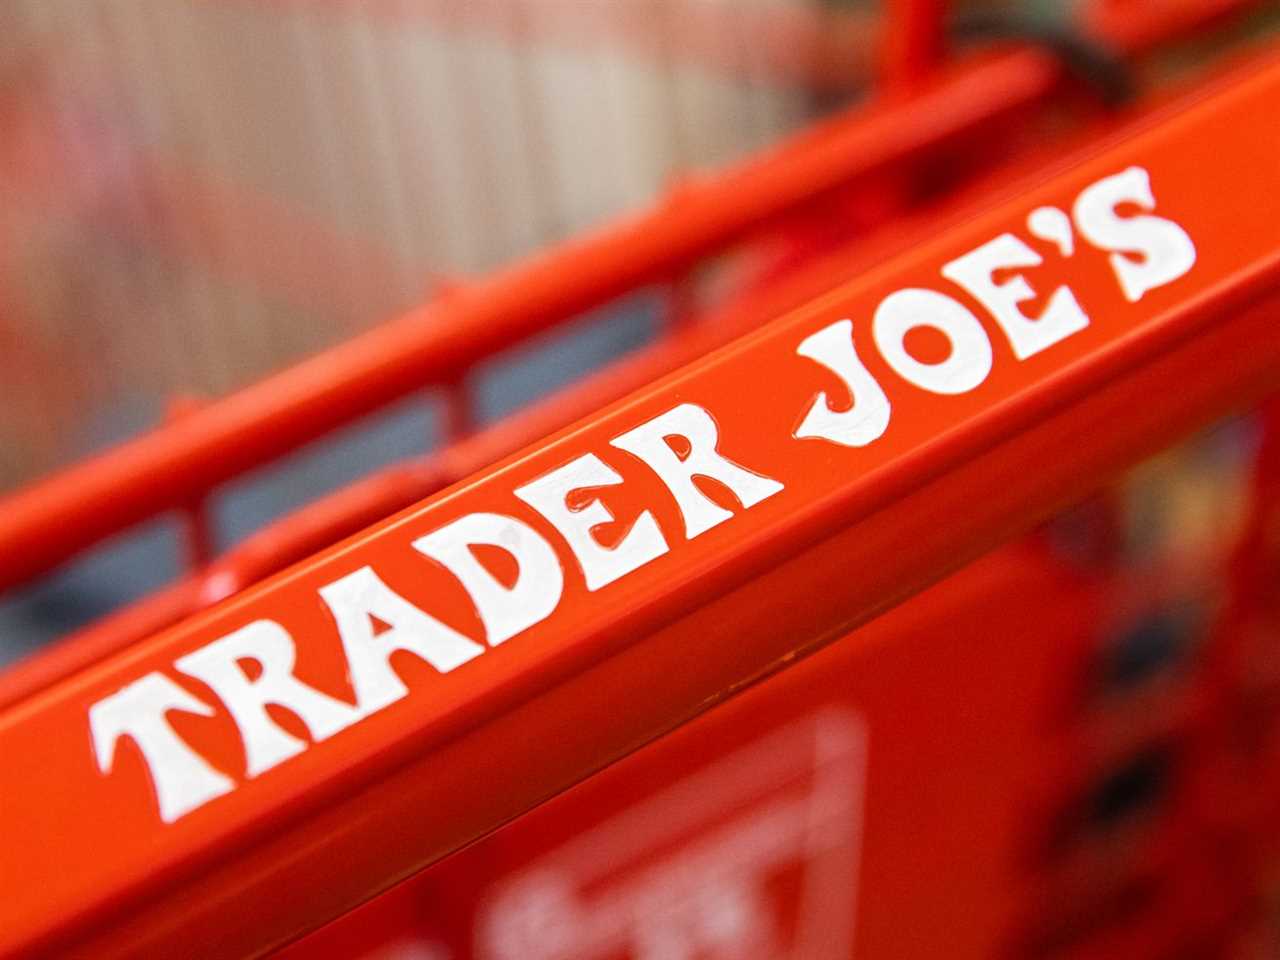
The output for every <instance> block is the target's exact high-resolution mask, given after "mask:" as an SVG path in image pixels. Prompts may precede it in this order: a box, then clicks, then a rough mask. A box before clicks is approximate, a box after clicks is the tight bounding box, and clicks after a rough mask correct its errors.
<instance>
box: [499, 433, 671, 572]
mask: <svg viewBox="0 0 1280 960" xmlns="http://www.w3.org/2000/svg"><path fill="white" fill-rule="evenodd" d="M621 482H622V477H621V476H620V475H619V474H618V473H617V472H616V471H615V470H614V469H613V468H612V467H610V466H609V465H608V464H606V463H605V462H604V461H603V460H601V459H600V458H599V457H597V456H596V455H595V454H591V453H588V454H584V455H583V456H581V457H578V458H577V459H576V460H571V461H570V462H569V463H566V464H565V465H564V466H563V467H557V468H556V469H555V470H552V471H551V472H550V473H547V474H544V475H543V476H541V477H539V478H538V479H537V480H534V481H533V482H532V483H526V484H525V485H524V486H523V487H519V488H517V489H516V492H515V493H516V496H517V497H519V498H520V499H521V500H523V501H524V502H525V503H527V504H529V506H531V507H533V509H535V510H537V511H538V512H539V513H540V514H542V515H543V516H544V517H546V518H547V520H548V521H550V523H551V525H552V526H554V527H555V528H556V529H557V530H559V531H560V534H561V536H563V537H564V538H565V541H566V542H567V543H568V544H569V549H571V550H572V551H573V555H574V556H575V557H577V558H578V563H579V564H580V565H581V567H582V576H583V579H584V580H585V581H586V584H587V589H588V590H599V589H600V588H601V587H603V586H605V585H606V584H610V583H613V581H615V580H617V579H618V578H619V577H621V576H624V575H625V574H628V573H630V572H631V571H632V570H635V569H637V568H638V567H642V566H644V565H645V564H646V563H648V562H649V561H650V560H653V559H655V558H657V557H660V556H662V555H663V554H664V553H666V552H667V541H666V540H665V539H664V538H663V536H662V531H661V530H660V529H658V521H657V520H655V519H654V518H653V514H651V513H650V512H649V511H648V510H645V511H643V512H642V513H641V514H640V516H638V517H637V518H636V522H635V523H634V524H633V525H632V527H631V529H630V530H629V531H627V534H626V536H624V537H623V538H622V540H621V541H619V543H618V545H617V546H615V547H605V546H602V545H601V543H600V542H599V541H598V540H597V539H596V538H595V536H594V535H593V534H592V532H591V531H592V529H593V528H595V527H598V526H600V525H601V524H604V523H609V522H610V521H611V520H613V514H612V513H610V512H609V509H608V508H607V507H606V506H605V505H604V504H603V503H601V502H600V501H599V500H592V501H591V502H590V503H587V504H585V505H583V506H581V507H577V508H574V507H570V506H569V505H568V503H567V502H566V498H567V497H568V496H569V494H570V493H572V492H573V491H575V490H589V489H591V488H593V487H608V486H613V485H614V484H619V483H621Z"/></svg>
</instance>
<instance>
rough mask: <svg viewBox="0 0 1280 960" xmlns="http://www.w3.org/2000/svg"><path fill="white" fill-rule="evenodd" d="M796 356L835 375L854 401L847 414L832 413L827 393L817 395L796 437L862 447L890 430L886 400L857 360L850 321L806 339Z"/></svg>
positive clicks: (837, 323)
mask: <svg viewBox="0 0 1280 960" xmlns="http://www.w3.org/2000/svg"><path fill="white" fill-rule="evenodd" d="M796 353H798V354H800V356H802V357H808V358H809V359H810V360H813V361H814V362H816V363H820V364H822V366H824V367H826V368H827V369H828V370H830V371H831V372H832V373H834V374H835V375H836V376H837V377H839V378H840V379H841V380H842V381H844V385H845V386H846V387H847V388H848V390H849V395H850V396H851V397H852V398H853V405H852V406H850V407H849V409H848V410H834V409H832V407H831V402H830V401H829V400H828V398H827V394H826V392H825V391H822V392H820V393H819V394H818V396H817V397H816V398H815V399H814V401H813V403H812V404H811V405H810V407H809V410H808V412H807V413H806V414H805V415H804V419H803V420H802V421H800V426H798V427H797V428H796V431H795V435H796V437H798V438H804V437H820V438H822V439H823V440H830V441H832V442H834V443H838V444H841V445H842V446H846V447H865V446H866V445H867V444H869V443H871V442H872V441H873V440H878V439H880V437H881V436H883V435H884V432H885V430H886V429H887V428H888V426H889V412H890V411H889V398H888V397H887V396H885V392H884V390H883V388H881V386H880V384H879V383H877V382H876V379H875V377H873V376H871V374H870V373H869V372H868V371H867V368H866V367H864V366H863V365H862V361H861V360H859V359H858V351H857V349H856V348H855V347H854V344H853V322H852V321H851V320H837V321H836V322H835V323H833V324H831V325H830V326H827V327H823V328H822V329H821V330H819V331H818V332H817V333H815V334H812V335H810V336H808V337H805V339H804V340H803V341H802V342H801V343H800V346H798V347H796Z"/></svg>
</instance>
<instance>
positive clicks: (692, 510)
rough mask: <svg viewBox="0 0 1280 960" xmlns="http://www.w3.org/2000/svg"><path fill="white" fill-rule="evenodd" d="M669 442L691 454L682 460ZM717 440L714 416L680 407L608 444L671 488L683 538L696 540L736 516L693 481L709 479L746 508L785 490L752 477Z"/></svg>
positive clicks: (691, 407)
mask: <svg viewBox="0 0 1280 960" xmlns="http://www.w3.org/2000/svg"><path fill="white" fill-rule="evenodd" d="M668 437H682V438H684V439H685V440H686V441H687V442H688V444H689V452H688V453H687V454H685V455H684V456H683V457H681V456H679V455H677V454H676V452H675V450H673V449H672V448H671V445H670V444H668V443H667V438H668ZM718 440H719V434H718V432H717V430H716V422H715V420H714V419H712V417H711V414H709V413H707V411H706V410H705V409H703V408H702V407H699V406H697V405H696V404H692V403H682V404H680V406H678V407H674V408H672V409H671V410H668V411H667V412H666V413H664V414H662V415H661V416H657V417H654V418H653V419H652V420H649V421H647V422H646V423H642V424H641V425H640V426H638V427H636V428H635V429H634V430H629V431H627V432H626V433H624V434H622V435H621V436H618V437H615V438H614V439H613V440H612V441H610V442H611V443H612V444H613V445H614V446H615V447H618V448H619V449H621V450H626V451H627V452H628V453H630V454H633V455H634V456H636V457H639V458H640V459H641V460H643V461H644V462H645V463H646V464H648V465H649V468H650V469H651V470H653V472H654V473H656V474H657V475H658V478H659V479H660V480H662V482H663V483H665V484H666V485H667V489H668V490H670V491H671V495H672V496H673V497H675V501H676V504H677V505H678V506H679V507H680V512H681V514H683V515H684V528H685V535H686V536H687V537H688V538H689V539H690V540H692V539H693V538H694V537H696V536H698V535H699V534H702V533H705V532H706V531H708V530H710V529H711V528H712V527H714V526H717V525H718V524H721V523H724V521H726V520H728V519H729V518H730V517H732V516H733V514H732V513H730V512H729V511H728V510H725V509H724V508H723V507H720V506H717V505H716V504H715V503H714V502H713V501H711V500H710V499H709V498H708V497H706V496H705V495H704V494H703V493H702V491H700V490H699V489H698V488H697V486H695V485H694V482H693V478H694V477H696V476H697V477H709V478H711V479H712V480H717V481H719V482H720V483H722V484H724V485H725V486H726V487H728V488H729V492H730V493H732V494H733V495H734V497H736V498H737V500H738V502H739V503H741V504H742V506H743V507H744V508H746V507H753V506H755V505H756V504H757V503H759V502H760V501H761V500H764V499H765V498H766V497H771V496H773V495H774V494H775V493H777V492H778V491H780V490H782V489H783V487H782V484H780V483H779V482H778V481H777V480H774V479H772V478H770V477H766V476H763V475H761V474H758V473H753V472H752V471H750V470H747V469H745V468H744V467H741V466H739V465H738V464H736V463H734V462H733V461H732V460H729V459H728V458H726V457H724V456H722V455H721V454H720V453H719V452H718V451H717V450H716V443H717V441H718Z"/></svg>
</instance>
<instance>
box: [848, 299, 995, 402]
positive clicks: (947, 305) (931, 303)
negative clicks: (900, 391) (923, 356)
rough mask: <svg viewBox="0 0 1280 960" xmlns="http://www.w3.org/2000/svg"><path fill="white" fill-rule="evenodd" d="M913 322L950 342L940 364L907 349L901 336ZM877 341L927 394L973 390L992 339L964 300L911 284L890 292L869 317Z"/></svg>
mask: <svg viewBox="0 0 1280 960" xmlns="http://www.w3.org/2000/svg"><path fill="white" fill-rule="evenodd" d="M916 327H932V328H933V329H935V330H939V331H941V332H942V333H944V334H946V337H947V339H948V340H950V341H951V354H950V356H948V357H947V359H945V360H943V361H942V362H941V363H922V362H921V361H919V360H917V359H916V358H915V357H913V356H912V355H911V354H910V353H908V352H907V348H906V343H905V338H906V335H907V333H908V332H909V331H911V330H912V329H914V328H916ZM871 329H872V334H873V336H874V337H875V341H876V346H877V347H879V348H880V353H881V354H882V355H883V356H884V358H885V360H886V362H888V364H889V366H891V367H893V369H894V370H895V371H896V372H897V373H898V375H899V376H901V377H902V378H903V379H904V380H906V381H907V382H908V383H912V384H915V385H916V386H917V387H919V388H920V389H922V390H928V391H929V392H930V393H941V394H947V395H951V394H958V393H967V392H968V391H970V390H972V389H974V388H975V387H977V386H978V385H979V384H981V383H982V382H983V381H984V380H986V379H987V374H989V373H990V372H991V341H990V340H989V339H988V338H987V332H986V331H985V330H983V329H982V324H981V323H979V322H978V318H977V317H975V316H974V315H973V314H972V313H970V312H969V311H968V309H966V308H965V307H964V305H963V304H961V303H959V302H957V301H956V300H953V299H952V298H951V297H948V296H944V295H943V294H941V293H937V292H936V291H933V290H923V289H920V288H916V287H909V288H907V289H906V290H898V291H895V292H894V293H891V294H889V296H887V297H885V298H884V300H882V301H881V303H880V306H878V307H877V308H876V314H875V318H874V320H873V322H872V328H871Z"/></svg>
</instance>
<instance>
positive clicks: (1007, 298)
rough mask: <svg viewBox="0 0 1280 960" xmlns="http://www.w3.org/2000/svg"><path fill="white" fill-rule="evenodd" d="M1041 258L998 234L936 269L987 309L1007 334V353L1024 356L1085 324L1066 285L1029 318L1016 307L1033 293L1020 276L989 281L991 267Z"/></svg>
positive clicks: (1006, 235) (1026, 263) (1026, 264)
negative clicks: (1035, 315)
mask: <svg viewBox="0 0 1280 960" xmlns="http://www.w3.org/2000/svg"><path fill="white" fill-rule="evenodd" d="M1043 262H1044V258H1043V257H1041V256H1040V254H1038V253H1036V252H1035V251H1034V250H1032V249H1031V247H1029V246H1027V245H1026V244H1025V243H1023V242H1022V241H1021V240H1019V239H1018V238H1017V237H1015V236H1014V235H1013V234H1011V233H1002V234H1001V235H1000V236H998V237H996V238H995V239H994V240H990V241H988V242H987V243H984V244H983V245H982V246H980V247H978V249H976V250H973V251H970V252H969V253H966V254H965V255H964V256H962V257H957V258H956V259H955V260H952V261H951V262H950V263H948V264H947V265H946V266H945V267H943V268H942V275H943V276H944V277H946V278H947V279H948V280H951V281H953V282H955V283H958V284H959V285H960V286H962V287H963V288H964V289H965V290H967V291H969V293H971V294H973V296H974V298H975V299H977V300H978V302H979V303H981V304H982V305H983V306H984V307H986V308H987V309H988V310H989V311H991V316H993V317H994V318H995V321H996V323H998V324H1000V329H1002V330H1003V331H1004V334H1005V336H1006V337H1008V338H1009V346H1011V347H1012V348H1013V355H1014V356H1015V357H1017V358H1018V359H1019V360H1025V359H1027V357H1033V356H1035V355H1036V354H1037V353H1039V352H1040V351H1041V350H1045V349H1047V348H1048V347H1051V346H1053V345H1054V344H1055V343H1057V342H1058V341H1059V340H1065V339H1066V338H1067V337H1069V336H1071V335H1072V334H1073V333H1078V332H1079V331H1081V330H1083V329H1084V328H1085V327H1087V326H1088V325H1089V318H1088V317H1087V316H1085V313H1084V311H1083V310H1082V309H1080V304H1079V303H1078V302H1077V301H1076V296H1075V294H1074V293H1072V292H1071V289H1070V288H1069V287H1065V286H1062V287H1058V289H1057V290H1055V291H1054V292H1053V294H1052V295H1051V296H1050V297H1049V302H1048V303H1047V304H1046V305H1045V308H1044V311H1043V312H1042V313H1041V314H1040V316H1039V317H1036V318H1032V317H1028V316H1027V315H1026V314H1025V313H1023V312H1022V310H1021V309H1020V308H1019V306H1018V304H1020V303H1022V302H1024V301H1026V300H1031V299H1032V298H1034V297H1035V295H1036V294H1035V291H1034V290H1032V289H1031V285H1030V284H1029V283H1027V280H1026V277H1024V276H1023V275H1022V274H1020V273H1019V274H1015V275H1014V276H1013V277H1010V278H1009V279H1008V280H1006V281H1005V282H1004V283H996V282H995V277H994V274H995V272H996V271H997V270H1010V269H1012V268H1014V267H1034V266H1038V265H1039V264H1041V263H1043Z"/></svg>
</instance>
